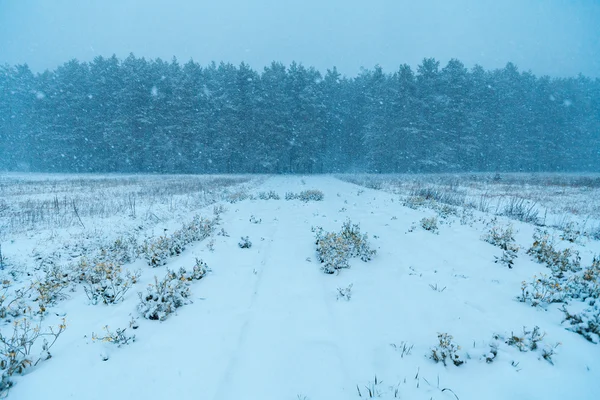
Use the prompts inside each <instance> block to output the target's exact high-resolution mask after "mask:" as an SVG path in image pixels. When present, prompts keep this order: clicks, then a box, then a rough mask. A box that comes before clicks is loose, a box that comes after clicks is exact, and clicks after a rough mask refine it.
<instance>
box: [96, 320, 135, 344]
mask: <svg viewBox="0 0 600 400" xmlns="http://www.w3.org/2000/svg"><path fill="white" fill-rule="evenodd" d="M102 329H103V330H104V332H105V333H104V336H98V335H96V334H95V333H94V332H92V340H93V341H100V342H106V343H112V344H114V345H116V346H117V347H121V346H123V345H125V346H126V345H129V344H131V343H133V342H135V335H128V334H125V331H126V330H127V328H123V329H121V328H117V330H116V331H114V332H111V331H110V328H109V327H108V325H105V326H104V328H102Z"/></svg>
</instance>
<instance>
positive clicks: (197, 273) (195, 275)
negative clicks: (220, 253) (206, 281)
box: [178, 258, 210, 282]
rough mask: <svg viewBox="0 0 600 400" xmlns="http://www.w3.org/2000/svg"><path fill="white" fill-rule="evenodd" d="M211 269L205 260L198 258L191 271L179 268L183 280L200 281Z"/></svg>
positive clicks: (180, 277)
mask: <svg viewBox="0 0 600 400" xmlns="http://www.w3.org/2000/svg"><path fill="white" fill-rule="evenodd" d="M209 270H210V269H209V268H208V265H206V263H205V262H204V261H202V260H201V259H199V258H196V263H195V264H194V266H193V267H192V270H191V271H187V270H186V269H185V268H183V267H181V268H179V273H178V274H179V275H178V276H179V279H180V280H183V281H188V282H191V281H198V280H200V279H202V278H204V277H205V276H206V274H207V273H208V271H209Z"/></svg>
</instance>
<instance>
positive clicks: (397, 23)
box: [0, 0, 600, 77]
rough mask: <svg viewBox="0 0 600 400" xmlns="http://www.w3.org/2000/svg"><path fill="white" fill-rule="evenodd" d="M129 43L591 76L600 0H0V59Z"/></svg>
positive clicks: (187, 53)
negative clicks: (455, 62)
mask: <svg viewBox="0 0 600 400" xmlns="http://www.w3.org/2000/svg"><path fill="white" fill-rule="evenodd" d="M130 52H133V53H134V54H135V55H136V56H144V57H147V58H155V57H161V58H163V59H168V60H170V59H171V58H172V57H173V56H176V57H177V58H178V59H179V61H180V62H182V63H183V62H185V61H187V60H189V59H190V58H193V59H194V60H195V61H198V62H200V63H201V64H206V63H208V62H210V61H213V60H214V61H226V62H232V63H235V64H238V63H240V62H242V61H245V62H247V63H249V64H250V65H251V66H252V67H254V68H255V69H262V67H263V66H265V65H267V64H269V63H270V62H271V61H273V60H277V61H282V62H284V63H286V64H288V63H290V62H291V61H292V60H296V61H298V62H302V63H303V64H304V65H306V66H315V67H317V68H318V69H320V70H321V71H324V70H325V69H326V68H330V67H332V66H334V65H335V66H337V67H338V69H339V70H340V71H341V72H342V73H344V74H346V75H349V76H353V75H356V74H357V73H358V72H359V71H360V68H361V67H369V68H370V67H373V66H374V65H376V64H379V65H381V66H382V67H383V68H384V69H385V70H386V71H388V72H391V71H393V70H395V69H396V68H397V67H398V66H399V65H400V64H402V63H408V64H410V65H412V66H413V67H416V66H417V65H418V64H419V62H420V61H421V60H422V59H423V58H424V57H435V58H436V59H438V60H440V61H441V62H442V64H445V63H446V62H447V61H448V60H449V59H450V58H453V57H454V58H458V59H460V60H461V61H463V62H464V63H465V64H466V65H467V66H468V67H471V66H473V65H474V64H481V65H482V66H484V67H485V68H489V69H491V68H498V67H502V66H504V65H505V64H506V62H508V61H512V62H514V63H516V64H517V65H518V66H519V68H520V69H521V70H529V69H530V70H532V71H533V72H534V73H535V74H536V75H546V74H547V75H551V76H573V75H576V74H578V73H580V72H581V73H583V74H584V75H588V76H592V77H600V0H255V1H251V0H247V1H244V0H212V1H205V0H170V1H164V0H0V64H2V63H9V64H17V63H28V64H29V65H30V67H31V68H32V69H33V70H34V71H42V70H44V69H46V68H55V67H56V66H57V65H59V64H62V63H63V62H65V61H68V60H70V59H72V58H77V59H79V60H80V61H90V60H92V59H93V58H94V57H95V56H97V55H102V56H110V55H112V54H113V53H115V54H116V55H117V56H118V57H120V58H124V57H126V56H127V55H128V54H129V53H130Z"/></svg>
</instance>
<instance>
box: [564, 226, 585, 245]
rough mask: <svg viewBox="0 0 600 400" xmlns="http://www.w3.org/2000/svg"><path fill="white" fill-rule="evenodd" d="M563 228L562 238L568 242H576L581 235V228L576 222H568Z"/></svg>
mask: <svg viewBox="0 0 600 400" xmlns="http://www.w3.org/2000/svg"><path fill="white" fill-rule="evenodd" d="M562 229H563V232H562V233H561V234H560V238H561V239H562V240H566V241H567V242H571V243H575V241H576V240H577V239H579V237H580V236H581V228H580V227H579V225H578V224H576V223H575V222H569V223H567V224H566V225H565V226H563V228H562Z"/></svg>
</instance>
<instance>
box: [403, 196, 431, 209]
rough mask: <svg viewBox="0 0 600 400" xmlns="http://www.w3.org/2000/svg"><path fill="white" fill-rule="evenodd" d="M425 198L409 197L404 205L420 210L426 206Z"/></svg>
mask: <svg viewBox="0 0 600 400" xmlns="http://www.w3.org/2000/svg"><path fill="white" fill-rule="evenodd" d="M425 201H426V200H425V197H422V196H408V197H407V198H406V199H405V200H404V202H403V203H402V204H403V205H404V206H405V207H408V208H412V209H413V210H416V209H418V208H419V207H422V206H424V205H425Z"/></svg>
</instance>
